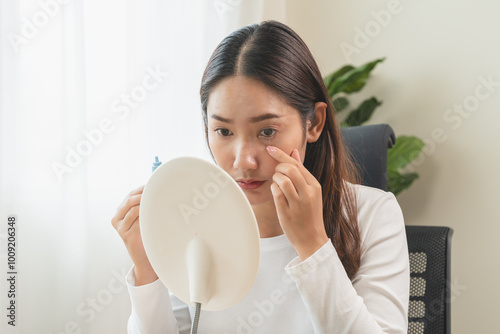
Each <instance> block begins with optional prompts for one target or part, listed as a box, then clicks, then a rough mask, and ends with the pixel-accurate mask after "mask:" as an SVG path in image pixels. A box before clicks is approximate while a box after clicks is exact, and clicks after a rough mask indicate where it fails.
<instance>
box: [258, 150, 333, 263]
mask: <svg viewBox="0 0 500 334" xmlns="http://www.w3.org/2000/svg"><path fill="white" fill-rule="evenodd" d="M273 148H274V149H275V151H274V152H273ZM267 149H268V152H269V154H270V155H271V156H272V157H273V158H274V159H276V160H277V161H278V162H279V164H278V165H277V166H276V170H275V173H274V175H273V181H274V182H273V183H272V184H271V192H272V193H273V198H274V205H275V206H276V212H277V214H278V219H279V222H280V225H281V228H282V229H283V232H284V233H285V235H286V237H287V238H288V240H289V241H290V243H291V244H292V246H293V247H294V248H295V250H296V251H297V254H298V255H299V258H300V260H301V261H304V260H305V259H307V258H308V257H309V256H311V255H312V254H314V252H316V251H317V250H318V249H319V248H321V246H323V245H324V244H325V243H326V242H327V241H328V236H327V235H326V231H325V226H324V224H323V201H322V193H321V185H320V184H319V182H318V180H316V178H315V177H314V176H313V175H312V174H311V173H310V172H309V171H308V170H307V168H305V167H304V165H303V164H302V162H301V161H300V155H299V152H298V151H297V150H296V149H294V150H293V152H292V154H291V155H290V156H289V155H288V154H286V153H285V152H283V151H282V150H280V149H279V148H277V147H275V146H268V147H267Z"/></svg>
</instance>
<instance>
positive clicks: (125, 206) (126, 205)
mask: <svg viewBox="0 0 500 334" xmlns="http://www.w3.org/2000/svg"><path fill="white" fill-rule="evenodd" d="M141 198H142V194H138V195H133V196H130V197H127V198H125V199H124V200H123V202H122V203H121V204H120V205H119V206H118V208H116V214H115V217H116V220H117V221H119V220H121V219H123V217H125V215H126V214H127V212H128V211H129V210H130V208H131V207H133V206H136V205H139V204H140V203H141Z"/></svg>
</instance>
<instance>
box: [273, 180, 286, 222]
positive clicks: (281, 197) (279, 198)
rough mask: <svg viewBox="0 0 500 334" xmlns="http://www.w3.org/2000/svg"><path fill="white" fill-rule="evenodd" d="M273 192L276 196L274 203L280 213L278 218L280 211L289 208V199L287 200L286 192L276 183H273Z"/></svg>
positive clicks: (274, 196)
mask: <svg viewBox="0 0 500 334" xmlns="http://www.w3.org/2000/svg"><path fill="white" fill-rule="evenodd" d="M271 193H272V194H273V198H274V205H275V206H276V211H277V213H278V218H279V214H280V212H283V210H284V209H287V208H288V201H287V200H286V196H285V194H283V192H282V191H281V189H280V187H279V186H278V185H277V184H276V183H274V182H273V183H271Z"/></svg>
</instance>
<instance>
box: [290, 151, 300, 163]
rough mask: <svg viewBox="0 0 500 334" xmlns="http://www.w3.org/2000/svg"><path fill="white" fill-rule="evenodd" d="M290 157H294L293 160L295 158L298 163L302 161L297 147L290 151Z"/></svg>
mask: <svg viewBox="0 0 500 334" xmlns="http://www.w3.org/2000/svg"><path fill="white" fill-rule="evenodd" d="M292 158H294V159H295V160H297V161H298V162H299V164H301V165H302V161H300V154H299V150H297V149H294V150H293V152H292Z"/></svg>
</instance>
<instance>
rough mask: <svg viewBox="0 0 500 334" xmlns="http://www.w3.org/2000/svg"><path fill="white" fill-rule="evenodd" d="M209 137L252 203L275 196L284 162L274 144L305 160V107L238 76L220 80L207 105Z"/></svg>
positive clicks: (219, 161) (218, 157)
mask: <svg viewBox="0 0 500 334" xmlns="http://www.w3.org/2000/svg"><path fill="white" fill-rule="evenodd" d="M207 119H208V142H209V145H210V148H211V151H212V154H213V156H214V158H215V160H216V163H217V164H218V165H219V166H220V167H221V168H222V169H224V170H225V171H226V172H227V173H228V174H229V175H231V176H232V177H233V179H234V180H235V181H237V182H238V181H250V180H256V181H259V182H255V183H250V184H245V183H242V182H238V184H239V185H240V187H242V190H243V191H244V193H245V194H246V196H247V198H248V200H249V201H250V204H251V205H257V204H262V203H264V202H267V201H270V200H273V196H272V193H271V189H270V186H271V183H272V182H273V181H272V176H273V174H274V171H275V167H276V165H277V164H278V162H277V161H276V160H275V159H274V158H273V157H271V156H270V155H269V153H268V152H267V150H266V146H268V145H272V146H276V147H278V148H279V149H281V150H283V151H284V152H285V153H287V154H288V155H290V154H291V153H292V151H293V150H294V149H297V150H298V151H299V154H300V157H301V161H304V156H305V149H306V137H304V133H303V130H302V125H301V119H300V116H299V112H298V111H297V110H296V109H294V108H293V107H291V106H290V105H288V104H286V103H285V102H284V101H283V100H282V99H280V96H279V95H277V94H276V93H274V92H273V91H271V90H270V89H269V88H267V87H266V86H265V85H264V84H263V83H261V82H259V81H257V80H255V79H251V78H247V77H243V76H235V77H229V78H226V79H224V80H223V81H221V82H219V83H218V84H217V85H216V86H215V87H214V88H213V89H212V91H211V93H210V96H209V101H208V105H207Z"/></svg>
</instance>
